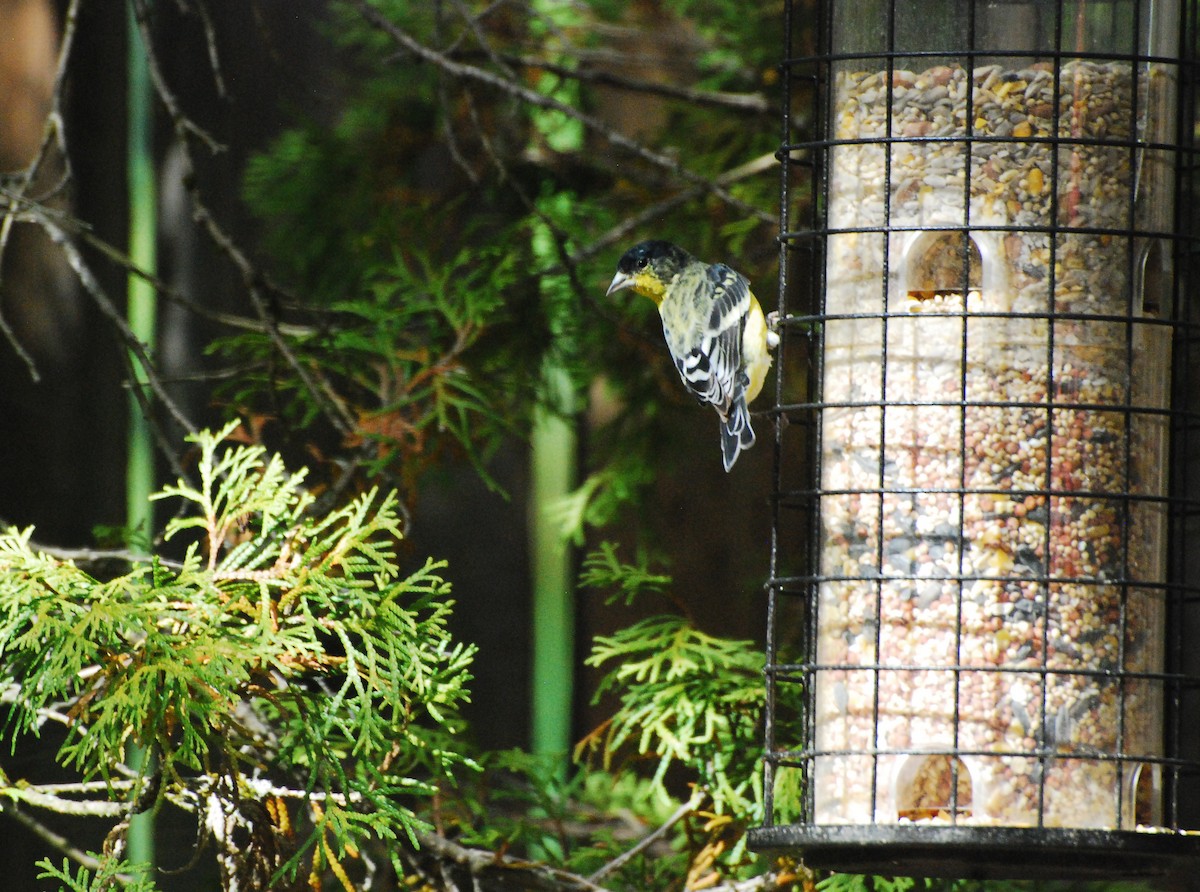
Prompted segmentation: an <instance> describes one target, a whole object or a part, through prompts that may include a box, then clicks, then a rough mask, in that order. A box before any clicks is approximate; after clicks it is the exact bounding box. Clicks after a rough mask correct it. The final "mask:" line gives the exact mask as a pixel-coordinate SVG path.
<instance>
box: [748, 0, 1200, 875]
mask: <svg viewBox="0 0 1200 892" xmlns="http://www.w3.org/2000/svg"><path fill="white" fill-rule="evenodd" d="M816 5H817V7H818V10H817V18H816V29H815V30H816V40H817V43H818V46H817V50H816V52H807V53H802V52H800V51H798V50H797V49H796V47H797V44H798V41H799V40H800V32H801V24H802V22H804V23H807V21H808V20H807V19H803V20H802V19H801V18H800V16H801V11H802V9H801V6H800V4H794V7H795V8H792V6H793V4H790V5H789V9H788V14H787V20H786V27H787V29H788V31H789V40H788V58H787V60H786V61H785V64H784V72H785V75H786V76H785V85H786V91H785V92H786V97H785V100H786V101H785V115H786V116H787V118H788V120H785V133H787V134H789V136H787V137H785V138H786V139H788V140H789V141H788V142H787V144H785V146H784V147H783V150H782V151H781V158H783V159H784V161H785V164H784V166H785V177H784V193H783V198H784V200H783V210H782V227H781V231H782V236H781V242H782V260H783V269H782V272H783V273H784V275H783V276H781V279H782V281H781V289H780V303H781V308H783V309H784V310H785V313H784V317H785V319H786V320H787V331H786V333H785V340H784V348H783V349H784V354H785V355H784V357H783V359H782V360H781V361H780V363H779V365H780V368H781V369H782V371H781V378H782V379H783V380H782V383H781V388H780V393H781V394H783V393H785V392H787V387H788V385H789V381H788V380H787V376H788V375H789V374H790V372H789V371H788V370H789V369H790V368H792V367H793V366H794V365H795V363H789V361H788V357H787V355H786V354H787V352H788V351H789V350H791V351H792V352H793V353H795V352H804V351H807V352H808V356H807V359H808V363H807V366H808V369H809V372H808V380H807V381H806V382H805V385H806V388H807V396H808V399H807V401H805V402H802V403H787V402H781V404H780V405H779V406H778V407H777V414H778V416H779V418H780V424H779V427H778V433H777V437H778V444H779V450H778V453H777V454H778V455H779V457H780V462H781V468H782V470H781V471H780V473H778V474H777V480H778V481H779V483H778V491H777V493H776V499H777V509H776V535H775V541H776V551H775V554H774V555H773V567H772V579H771V582H770V585H769V586H768V588H769V591H770V599H771V602H770V628H769V630H768V637H769V642H768V648H769V652H768V714H769V715H768V739H767V760H766V761H767V781H768V790H769V794H768V796H769V810H770V814H769V816H768V822H767V825H766V826H765V827H762V828H759V829H757V830H755V831H754V832H753V833H752V843H753V844H754V845H756V846H758V847H760V848H766V849H780V848H786V849H793V850H798V851H800V852H801V853H802V854H803V855H804V857H805V859H806V861H807V862H808V863H810V864H812V865H814V866H828V867H833V868H837V869H841V870H848V871H853V872H871V871H874V872H884V873H890V874H901V875H915V876H919V875H928V876H934V875H950V876H964V877H971V876H1005V877H1051V876H1064V877H1078V878H1087V877H1102V878H1111V877H1113V876H1142V875H1150V874H1168V873H1174V872H1178V871H1181V870H1186V869H1187V868H1188V866H1189V865H1191V866H1196V865H1200V836H1194V835H1192V834H1191V833H1190V832H1189V831H1191V830H1192V829H1194V828H1196V827H1200V822H1198V821H1197V814H1196V813H1195V812H1196V811H1197V809H1196V807H1195V806H1191V805H1190V800H1196V799H1200V790H1198V789H1197V778H1198V776H1200V765H1198V763H1197V744H1196V742H1195V740H1194V739H1193V738H1196V737H1200V734H1198V733H1197V730H1196V729H1198V728H1200V713H1198V712H1197V706H1198V705H1200V704H1198V700H1200V698H1198V696H1197V691H1198V689H1200V676H1198V675H1197V672H1196V670H1197V662H1198V661H1197V659H1196V657H1194V656H1192V655H1191V654H1190V653H1189V649H1190V650H1196V649H1197V648H1196V647H1195V646H1192V647H1191V648H1189V647H1188V645H1189V643H1191V642H1194V641H1195V633H1196V632H1197V631H1200V629H1198V628H1197V622H1198V620H1200V616H1198V615H1197V611H1198V607H1197V601H1198V598H1197V588H1196V587H1195V585H1194V582H1195V579H1196V575H1195V570H1194V567H1189V564H1195V563H1196V561H1195V560H1194V559H1192V558H1190V557H1186V556H1185V555H1184V552H1189V553H1190V552H1192V551H1200V529H1198V523H1197V520H1196V519H1195V518H1194V515H1196V514H1197V511H1196V501H1195V498H1196V493H1195V491H1194V490H1195V488H1196V486H1195V483H1194V480H1195V478H1196V470H1195V468H1194V467H1193V466H1194V464H1195V457H1194V456H1193V455H1191V454H1190V453H1192V452H1195V451H1196V450H1195V436H1196V435H1195V433H1194V432H1193V431H1194V429H1195V427H1196V416H1195V400H1196V399H1197V394H1200V391H1198V390H1197V387H1196V384H1195V383H1194V382H1195V378H1194V371H1193V366H1195V364H1196V360H1197V356H1196V352H1197V345H1196V340H1197V334H1198V332H1197V329H1196V320H1195V313H1196V311H1195V310H1194V309H1193V307H1192V306H1191V305H1190V304H1189V302H1188V300H1187V294H1186V292H1185V290H1184V289H1183V288H1182V287H1181V286H1180V284H1179V283H1180V281H1181V280H1182V279H1183V278H1184V276H1185V275H1188V274H1190V272H1191V268H1192V266H1193V264H1194V260H1193V258H1192V254H1193V253H1194V252H1195V236H1194V234H1193V233H1194V232H1195V231H1196V226H1195V224H1194V222H1193V220H1192V216H1193V215H1194V214H1195V212H1196V211H1195V209H1194V208H1193V207H1192V206H1191V199H1190V196H1191V194H1192V190H1193V188H1194V186H1195V184H1194V183H1193V182H1192V179H1193V178H1194V177H1195V173H1194V171H1193V168H1194V167H1195V147H1194V142H1193V140H1194V137H1193V132H1192V121H1193V119H1194V114H1193V106H1194V104H1195V102H1196V96H1195V80H1196V71H1195V67H1194V66H1195V57H1196V52H1195V50H1196V45H1197V37H1196V21H1195V16H1196V14H1197V11H1196V8H1195V6H1194V4H1183V5H1181V4H1180V3H1179V2H1178V0H1029V2H1008V0H929V2H922V3H911V2H902V0H853V2H851V0H820V2H818V3H817V4H816ZM803 14H804V15H805V16H809V15H811V10H810V7H809V6H805V7H803ZM805 33H807V28H806V29H805ZM806 101H811V103H812V109H813V110H812V114H811V117H810V118H809V120H810V122H811V123H810V126H814V127H815V128H816V130H817V132H816V133H815V134H813V138H811V139H808V140H803V139H796V140H795V141H792V136H791V135H790V134H791V133H792V124H793V122H792V121H791V116H792V114H793V112H794V111H795V110H796V109H798V108H800V107H801V106H802V104H803V103H805V102H806ZM797 194H801V195H806V196H810V197H811V200H810V201H807V202H804V201H801V200H798V198H797ZM806 275H807V276H808V278H809V280H810V281H811V282H812V284H813V288H812V292H813V294H814V301H815V302H814V303H813V304H812V306H810V307H804V308H802V311H801V312H795V311H789V310H788V308H787V303H788V301H789V300H794V297H793V296H792V292H793V291H795V290H797V289H796V288H795V287H794V285H792V281H791V280H792V277H793V276H794V277H799V278H804V277H805V276H806ZM1192 303H1194V302H1192ZM802 331H803V332H809V333H811V334H812V336H811V337H808V338H805V337H802V336H801V334H800V333H801V332H802ZM1189 380H1190V381H1192V382H1193V383H1192V384H1191V385H1190V386H1189V385H1188V381H1189ZM1189 435H1190V436H1191V438H1192V440H1191V442H1190V444H1189V442H1188V437H1189ZM797 459H806V460H807V461H806V462H803V461H800V462H798V461H797ZM796 464H803V465H804V467H807V468H810V469H811V470H810V473H809V476H808V478H807V479H803V478H802V481H801V483H800V484H797V485H790V484H789V483H787V482H786V481H789V480H790V479H791V477H792V475H791V473H790V471H789V470H788V468H789V467H792V466H794V465H796ZM1189 471H1190V475H1189ZM790 528H794V529H790ZM1189 539H1190V541H1189ZM796 541H801V542H802V543H803V546H804V547H803V548H802V549H800V550H801V551H802V552H803V553H802V554H801V555H799V558H800V559H799V560H797V556H796V555H793V554H790V553H788V551H787V547H788V543H791V542H796ZM1177 551H1178V552H1179V554H1174V552H1177ZM1189 570H1191V572H1190V574H1189ZM1189 579H1191V580H1192V582H1193V584H1192V585H1189ZM797 617H799V619H797ZM784 708H788V709H800V710H802V714H803V716H804V723H803V724H804V728H805V730H804V732H803V734H801V735H800V736H799V738H798V739H786V738H785V737H783V736H781V732H780V727H781V723H780V722H778V721H777V716H778V715H779V712H780V710H782V709H784ZM797 772H798V773H799V780H798V781H797V777H796V773H797ZM785 788H786V789H789V790H790V789H800V790H801V791H802V792H801V794H800V795H799V799H798V801H797V802H796V803H795V813H794V814H791V813H789V814H788V816H787V817H785V818H783V819H780V817H779V815H778V814H777V812H780V811H786V810H787V808H788V806H786V805H785V803H784V799H785V798H786V797H785V796H784V795H783V794H782V793H781V792H780V791H781V790H783V789H785ZM1189 797H1190V799H1189ZM1189 809H1190V811H1189Z"/></svg>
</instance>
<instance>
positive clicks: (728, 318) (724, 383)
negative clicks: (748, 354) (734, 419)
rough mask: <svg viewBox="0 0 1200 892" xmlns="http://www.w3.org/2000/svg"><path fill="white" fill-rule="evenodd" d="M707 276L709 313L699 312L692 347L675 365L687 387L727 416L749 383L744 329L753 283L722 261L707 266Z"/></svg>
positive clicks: (722, 414)
mask: <svg viewBox="0 0 1200 892" xmlns="http://www.w3.org/2000/svg"><path fill="white" fill-rule="evenodd" d="M706 277H707V281H706V282H704V283H703V284H704V286H706V287H705V291H706V292H707V293H708V294H709V295H710V297H709V298H708V299H707V301H706V302H708V303H709V305H710V307H711V309H710V310H709V312H708V314H707V317H705V316H704V315H703V313H702V312H701V313H700V314H698V319H697V321H698V322H699V323H700V325H699V326H698V331H697V332H696V336H695V338H694V339H693V341H692V346H691V349H689V350H688V351H687V352H686V353H684V354H682V355H678V356H676V357H675V366H676V368H678V369H679V375H680V377H682V378H683V383H684V384H685V385H687V388H688V390H690V391H691V392H692V393H694V394H695V395H696V396H697V397H698V398H699V399H700V400H702V401H703V402H706V403H711V404H712V405H714V406H715V407H716V409H717V411H718V412H720V413H721V417H722V418H724V417H725V416H726V415H728V413H729V410H730V407H731V406H732V405H733V404H734V402H735V401H736V400H737V398H738V396H739V395H741V394H742V393H743V392H744V391H745V387H746V376H745V372H744V371H743V369H742V329H743V328H744V327H745V324H746V314H747V313H748V312H749V309H750V283H749V282H747V281H746V278H745V277H744V276H742V275H741V274H740V273H738V272H737V271H736V270H733V269H731V268H729V267H728V266H726V265H725V264H723V263H714V264H712V265H711V266H710V267H708V270H707V271H706ZM697 309H700V310H701V311H702V309H703V308H702V307H698V308H697Z"/></svg>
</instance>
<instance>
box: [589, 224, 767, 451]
mask: <svg viewBox="0 0 1200 892" xmlns="http://www.w3.org/2000/svg"><path fill="white" fill-rule="evenodd" d="M622 288H632V289H633V290H634V291H635V292H637V293H638V294H640V295H642V296H643V297H648V298H650V300H652V301H654V303H655V304H656V305H657V306H658V314H659V316H661V317H662V324H663V335H664V336H665V338H666V341H667V349H668V350H669V351H670V353H671V359H672V360H674V362H675V368H676V369H678V370H679V377H680V378H682V379H683V384H684V386H685V387H686V388H687V389H688V390H689V391H691V392H692V393H693V394H694V395H695V396H696V398H697V399H698V400H700V402H702V403H709V404H711V405H712V406H713V408H715V409H716V410H717V414H718V415H719V416H721V458H722V460H723V462H724V464H725V470H726V471H728V470H729V469H730V468H732V467H733V463H734V462H735V461H737V457H738V454H739V453H740V452H741V451H742V450H743V449H748V448H750V447H751V446H753V445H754V429H753V428H752V427H751V426H750V412H749V410H748V409H747V408H746V404H747V403H749V402H751V401H752V400H753V399H754V398H755V397H756V396H758V393H759V391H760V390H762V386H763V381H764V380H765V379H766V377H767V370H768V369H769V368H770V367H771V349H772V348H774V347H775V346H776V345H777V344H778V343H779V336H778V335H777V334H775V332H774V331H772V330H771V327H770V326H768V324H767V319H766V317H764V316H763V311H762V307H760V306H759V305H758V301H757V300H756V299H755V297H754V295H753V294H752V293H751V292H750V283H749V282H748V281H746V277H745V276H743V275H742V274H741V273H739V272H738V271H737V270H735V269H732V268H730V267H729V266H726V265H725V264H724V263H711V264H710V263H704V262H703V261H700V260H697V259H696V258H695V257H693V256H692V255H691V254H689V253H687V251H684V250H683V249H682V248H680V247H678V246H676V245H673V244H671V243H670V242H664V241H648V242H642V243H641V244H638V245H634V246H633V247H632V248H630V249H629V250H628V251H626V252H625V254H624V255H623V256H622V257H621V260H620V262H618V263H617V274H616V275H615V276H613V280H612V284H611V285H609V286H608V293H609V294H612V293H613V292H614V291H620V290H621V289H622Z"/></svg>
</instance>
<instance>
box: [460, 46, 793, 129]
mask: <svg viewBox="0 0 1200 892" xmlns="http://www.w3.org/2000/svg"><path fill="white" fill-rule="evenodd" d="M455 58H459V56H457V55H456V56H455ZM462 58H467V57H466V56H465V55H463V56H462ZM500 60H501V61H503V62H505V63H506V64H508V65H511V66H515V67H518V68H532V69H535V70H538V71H547V72H549V73H551V74H555V75H558V76H559V77H562V78H569V79H571V80H577V81H585V82H587V83H591V84H600V85H602V86H607V87H615V88H617V89H621V90H629V91H630V92H634V93H649V94H652V95H656V96H665V97H667V98H668V99H682V100H683V101H685V102H690V103H692V104H693V105H702V106H708V107H710V108H722V109H732V110H734V111H742V112H749V113H752V114H757V115H768V114H773V113H774V111H775V109H774V107H773V106H772V105H771V103H770V102H769V101H768V100H767V97H765V96H763V95H762V94H761V93H725V92H715V91H713V90H697V89H696V88H694V87H688V86H685V85H683V84H667V83H661V82H657V81H646V80H641V79H640V78H633V77H626V76H625V75H623V74H618V73H617V72H615V71H604V70H601V69H597V68H589V67H586V66H582V65H581V66H578V67H571V66H569V65H560V64H558V63H557V62H551V61H549V60H548V59H539V58H537V57H535V56H517V55H505V54H502V55H501V56H500Z"/></svg>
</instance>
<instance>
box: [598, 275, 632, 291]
mask: <svg viewBox="0 0 1200 892" xmlns="http://www.w3.org/2000/svg"><path fill="white" fill-rule="evenodd" d="M632 287H633V276H631V275H629V274H628V273H622V272H618V273H617V274H616V275H615V276H613V280H612V284H611V285H609V286H608V290H607V291H606V292H604V296H605V297H608V295H610V294H612V293H613V292H614V291H620V290H621V289H622V288H632Z"/></svg>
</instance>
